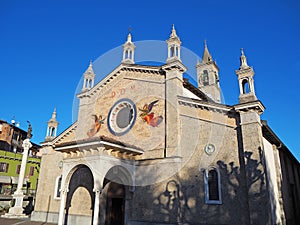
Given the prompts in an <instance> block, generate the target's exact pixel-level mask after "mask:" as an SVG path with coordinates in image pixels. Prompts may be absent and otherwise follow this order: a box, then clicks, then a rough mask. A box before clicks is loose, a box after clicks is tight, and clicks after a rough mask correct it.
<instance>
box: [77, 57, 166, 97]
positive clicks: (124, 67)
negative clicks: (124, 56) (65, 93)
mask: <svg viewBox="0 0 300 225" xmlns="http://www.w3.org/2000/svg"><path fill="white" fill-rule="evenodd" d="M122 71H128V72H140V73H148V74H157V75H162V74H163V73H162V70H161V67H160V66H146V65H139V64H126V63H122V64H120V65H119V66H118V67H117V68H115V69H114V70H113V71H112V72H111V73H109V74H108V75H107V76H106V77H105V78H103V79H102V80H101V81H100V82H99V83H97V84H96V85H95V86H94V87H93V88H92V89H90V90H88V91H85V92H81V93H79V94H77V97H78V98H84V97H91V96H92V95H94V94H95V93H96V92H97V91H98V90H101V89H102V88H104V87H105V86H106V85H107V84H109V83H110V82H111V81H112V80H114V79H116V78H117V77H118V76H119V75H120V74H121V72H122Z"/></svg>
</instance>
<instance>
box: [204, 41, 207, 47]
mask: <svg viewBox="0 0 300 225" xmlns="http://www.w3.org/2000/svg"><path fill="white" fill-rule="evenodd" d="M204 47H205V48H206V47H207V44H206V39H204Z"/></svg>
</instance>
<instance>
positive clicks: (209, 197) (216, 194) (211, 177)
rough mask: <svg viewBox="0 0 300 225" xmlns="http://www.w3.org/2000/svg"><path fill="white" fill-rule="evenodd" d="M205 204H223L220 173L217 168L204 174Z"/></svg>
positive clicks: (210, 169)
mask: <svg viewBox="0 0 300 225" xmlns="http://www.w3.org/2000/svg"><path fill="white" fill-rule="evenodd" d="M204 185H205V203H206V204H222V198H221V179H220V173H219V171H218V170H217V169H216V168H213V167H212V168H209V169H207V170H205V172H204Z"/></svg>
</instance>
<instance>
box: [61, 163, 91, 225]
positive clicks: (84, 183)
mask: <svg viewBox="0 0 300 225" xmlns="http://www.w3.org/2000/svg"><path fill="white" fill-rule="evenodd" d="M93 187H94V177H93V174H92V172H91V170H90V168H88V167H87V166H86V165H78V166H77V167H76V169H75V171H74V172H73V174H72V176H71V178H70V182H69V185H68V190H69V191H68V194H67V198H66V205H65V221H64V225H67V224H68V223H69V222H70V224H72V222H71V221H70V215H69V211H70V209H71V207H72V204H73V210H72V211H73V213H74V214H77V213H78V216H76V217H80V216H82V212H83V211H84V212H85V214H86V215H84V217H90V218H89V219H88V221H89V222H88V223H90V224H92V218H93V214H94V201H95V193H94V192H93ZM78 193H83V195H80V194H78ZM84 196H85V197H84ZM87 197H89V198H87ZM74 198H76V199H74ZM80 198H81V199H80ZM82 198H84V199H82ZM78 202H79V204H81V206H79V207H85V208H82V209H81V210H80V209H78V206H77V209H76V208H75V207H74V206H75V205H76V204H77V203H78ZM74 208H75V209H74ZM89 211H90V212H89Z"/></svg>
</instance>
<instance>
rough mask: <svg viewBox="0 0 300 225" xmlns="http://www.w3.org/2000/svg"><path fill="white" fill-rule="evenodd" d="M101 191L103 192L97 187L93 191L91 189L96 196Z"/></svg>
mask: <svg viewBox="0 0 300 225" xmlns="http://www.w3.org/2000/svg"><path fill="white" fill-rule="evenodd" d="M102 190H103V189H102V188H99V187H97V188H94V189H93V192H95V194H96V195H97V194H98V195H99V194H101V193H102Z"/></svg>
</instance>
